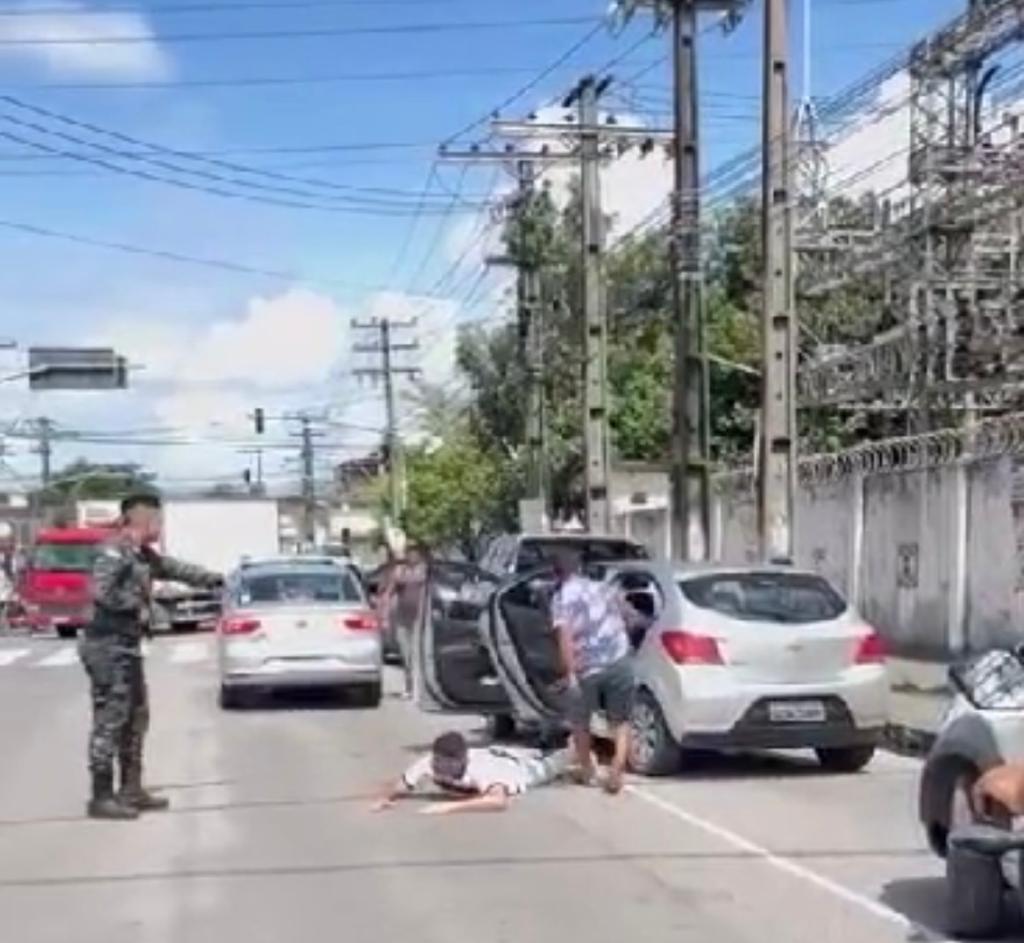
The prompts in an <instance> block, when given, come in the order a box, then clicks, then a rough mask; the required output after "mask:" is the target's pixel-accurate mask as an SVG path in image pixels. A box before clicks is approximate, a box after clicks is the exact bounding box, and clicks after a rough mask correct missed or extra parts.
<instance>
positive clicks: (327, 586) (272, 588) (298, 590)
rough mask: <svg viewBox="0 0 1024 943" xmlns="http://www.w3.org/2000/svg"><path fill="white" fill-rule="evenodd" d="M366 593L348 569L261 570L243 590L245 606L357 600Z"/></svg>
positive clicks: (247, 580) (352, 601) (243, 582)
mask: <svg viewBox="0 0 1024 943" xmlns="http://www.w3.org/2000/svg"><path fill="white" fill-rule="evenodd" d="M362 598H363V597H362V593H361V592H360V590H359V584H358V583H357V581H356V579H355V577H354V576H353V575H352V574H351V573H350V572H348V571H347V570H340V569H339V570H338V571H337V572H324V573H288V572H281V573H260V574H254V575H252V576H249V577H246V578H245V579H244V580H243V581H242V585H241V587H240V589H239V600H240V602H241V603H242V605H246V606H247V605H250V604H252V603H306V604H308V603H349V602H351V603H357V602H360V601H361V600H362Z"/></svg>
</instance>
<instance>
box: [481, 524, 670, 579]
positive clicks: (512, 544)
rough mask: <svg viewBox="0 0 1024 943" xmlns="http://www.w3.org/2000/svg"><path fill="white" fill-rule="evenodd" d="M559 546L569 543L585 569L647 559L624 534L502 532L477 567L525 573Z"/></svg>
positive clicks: (505, 574)
mask: <svg viewBox="0 0 1024 943" xmlns="http://www.w3.org/2000/svg"><path fill="white" fill-rule="evenodd" d="M563 547H572V548H573V549H575V550H576V551H577V552H578V553H579V554H580V556H581V557H582V558H583V564H584V566H585V567H586V568H587V569H588V570H594V569H599V568H600V565H601V564H602V563H609V562H611V561H613V560H647V559H649V557H650V554H649V553H648V552H647V549H646V548H645V547H643V546H641V545H640V544H638V543H635V542H634V541H632V540H628V539H627V538H625V537H595V536H594V535H593V534H505V535H502V536H500V537H495V538H494V539H493V540H492V541H491V542H490V543H489V544H488V545H487V549H486V550H485V551H484V553H483V555H482V556H481V557H480V563H479V566H480V569H481V570H484V571H486V572H488V573H494V574H495V575H496V576H502V577H509V576H514V575H515V574H517V573H529V572H530V571H531V570H538V569H541V568H542V567H543V566H544V565H545V564H547V563H551V562H552V559H553V557H554V555H555V554H556V553H557V552H558V551H559V550H560V549H562V548H563Z"/></svg>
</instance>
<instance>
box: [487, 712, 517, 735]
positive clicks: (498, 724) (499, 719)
mask: <svg viewBox="0 0 1024 943" xmlns="http://www.w3.org/2000/svg"><path fill="white" fill-rule="evenodd" d="M490 727H491V739H492V740H512V739H514V738H515V735H516V719H515V717H513V716H512V715H511V714H495V715H494V716H493V717H492V718H491V722H490Z"/></svg>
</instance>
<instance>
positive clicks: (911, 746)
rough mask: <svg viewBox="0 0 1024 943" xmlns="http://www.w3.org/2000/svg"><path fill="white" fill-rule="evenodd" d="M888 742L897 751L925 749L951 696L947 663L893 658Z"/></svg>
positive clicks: (915, 752)
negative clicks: (947, 676)
mask: <svg viewBox="0 0 1024 943" xmlns="http://www.w3.org/2000/svg"><path fill="white" fill-rule="evenodd" d="M888 669H889V686H890V691H891V693H890V696H889V726H888V729H887V730H886V740H887V746H888V747H889V748H890V749H893V750H895V751H896V752H898V753H907V754H911V755H915V756H919V755H921V754H923V753H926V752H927V751H928V750H929V748H930V747H931V745H932V742H933V741H934V739H935V733H936V731H937V730H938V729H939V724H940V723H941V721H942V717H943V715H944V714H945V711H946V708H947V707H948V706H949V702H950V700H951V699H952V695H951V693H950V690H949V684H948V681H947V678H946V672H947V670H948V666H947V665H945V664H941V663H938V662H927V661H913V660H910V659H905V658H890V659H889V662H888Z"/></svg>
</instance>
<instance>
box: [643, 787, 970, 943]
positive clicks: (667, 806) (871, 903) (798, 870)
mask: <svg viewBox="0 0 1024 943" xmlns="http://www.w3.org/2000/svg"><path fill="white" fill-rule="evenodd" d="M626 791H627V792H629V794H630V795H632V796H635V797H636V798H637V799H641V800H643V801H644V802H646V803H647V804H648V805H652V806H654V807H655V808H656V809H660V810H661V811H662V812H665V813H667V814H668V815H671V816H672V817H673V818H676V819H678V820H679V821H680V822H684V823H686V824H687V825H689V826H691V827H692V828H696V829H699V830H700V831H702V832H704V833H705V834H707V835H711V836H713V837H714V838H717V839H719V840H720V841H723V842H725V843H726V844H727V845H732V847H733V848H736V849H737V850H738V851H742V852H744V853H746V854H748V855H750V856H751V857H752V858H758V859H760V860H761V861H763V862H764V863H765V864H767V865H770V866H771V867H773V868H775V869H776V870H778V871H782V872H783V873H784V874H788V875H790V876H791V877H795V878H797V879H798V880H801V881H806V882H807V883H808V884H813V885H814V886H815V887H817V888H820V889H821V890H823V891H826V892H827V893H829V894H832V895H833V896H834V897H838V898H839V899H840V900H844V901H846V902H847V903H848V904H853V905H854V906H855V907H859V908H860V909H861V910H866V911H867V912H868V913H870V914H872V915H873V916H875V917H878V918H879V919H881V920H885V921H887V922H888V923H891V924H895V925H896V926H898V927H899V928H900V929H901V930H904V931H906V932H907V933H908V934H912V936H910V937H908V938H909V939H915V940H928V941H929V943H956V941H955V940H953V939H951V938H949V937H945V936H942V935H941V934H938V933H936V932H935V931H934V930H931V929H929V928H928V927H926V926H922V925H921V924H919V923H917V922H915V921H913V920H911V919H910V918H909V917H907V916H905V915H904V914H901V913H900V912H899V911H898V910H893V909H892V908H891V907H887V906H886V905H885V904H883V903H881V902H879V901H877V900H872V899H871V898H870V897H868V896H867V895H865V894H860V893H858V892H857V891H854V890H850V888H848V887H844V886H843V885H842V884H839V883H838V882H836V881H833V880H831V879H830V878H827V877H824V876H823V875H821V874H818V873H817V872H815V871H811V870H810V869H809V868H805V867H804V866H803V865H800V864H797V863H796V862H795V861H792V860H790V859H789V858H781V857H779V856H778V855H776V854H774V853H773V852H771V851H769V850H768V849H767V848H762V847H761V846H760V845H758V844H756V843H755V842H752V841H750V840H749V839H747V838H744V837H743V836H742V835H737V834H736V832H733V831H730V830H729V829H727V828H723V827H722V826H721V825H716V824H715V823H714V822H709V821H708V820H707V819H703V818H701V817H700V816H697V815H694V814H693V813H692V812H687V811H686V810H685V809H682V808H680V807H679V806H677V805H675V804H674V803H672V802H668V801H667V800H665V799H662V798H661V796H657V795H654V794H653V793H651V792H647V790H645V789H641V788H640V787H638V786H627V787H626Z"/></svg>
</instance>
